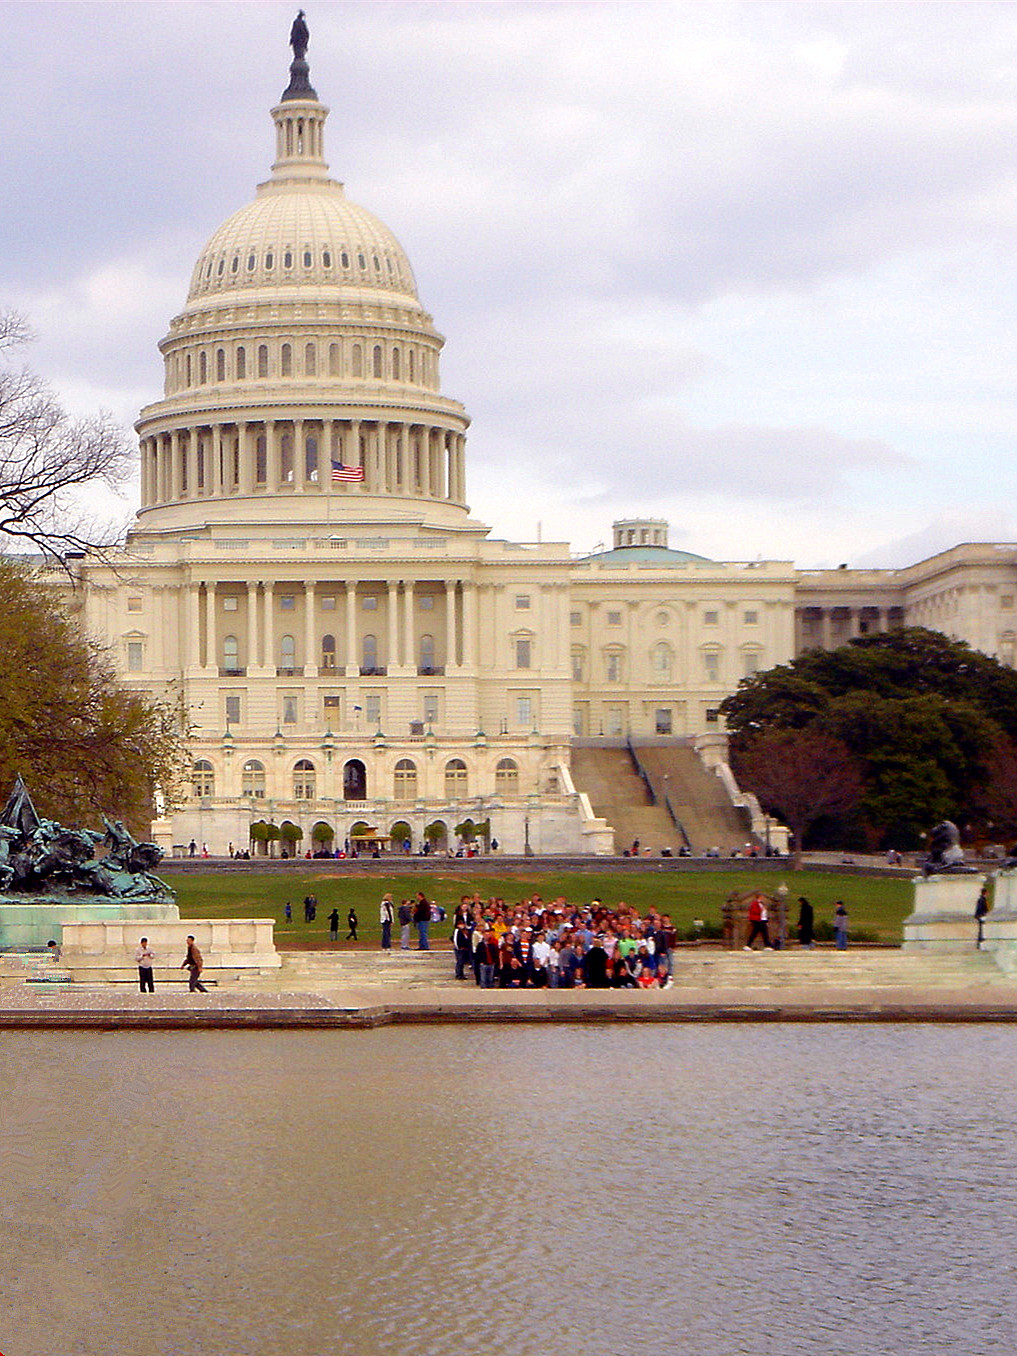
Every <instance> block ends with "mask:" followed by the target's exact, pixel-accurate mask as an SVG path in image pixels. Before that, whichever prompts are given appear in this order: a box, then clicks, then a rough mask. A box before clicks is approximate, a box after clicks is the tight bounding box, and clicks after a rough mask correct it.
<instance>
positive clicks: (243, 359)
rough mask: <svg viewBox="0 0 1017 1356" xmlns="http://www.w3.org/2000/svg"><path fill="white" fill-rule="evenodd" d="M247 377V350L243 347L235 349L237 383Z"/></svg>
mask: <svg viewBox="0 0 1017 1356" xmlns="http://www.w3.org/2000/svg"><path fill="white" fill-rule="evenodd" d="M246 376H247V350H246V349H245V348H243V347H241V348H238V349H237V381H243V380H244V379H245V378H246Z"/></svg>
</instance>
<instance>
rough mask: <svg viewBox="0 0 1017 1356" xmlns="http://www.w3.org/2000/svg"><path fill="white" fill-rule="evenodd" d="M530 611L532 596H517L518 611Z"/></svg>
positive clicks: (523, 594)
mask: <svg viewBox="0 0 1017 1356" xmlns="http://www.w3.org/2000/svg"><path fill="white" fill-rule="evenodd" d="M529 610H530V595H529V594H528V593H517V594H516V611H517V612H528V611H529Z"/></svg>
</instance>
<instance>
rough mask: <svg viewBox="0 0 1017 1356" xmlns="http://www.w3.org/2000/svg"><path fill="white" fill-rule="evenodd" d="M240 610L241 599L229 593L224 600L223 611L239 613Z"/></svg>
mask: <svg viewBox="0 0 1017 1356" xmlns="http://www.w3.org/2000/svg"><path fill="white" fill-rule="evenodd" d="M239 609H240V599H239V598H238V597H237V595H236V594H235V593H227V594H226V596H225V597H224V598H223V600H222V610H223V611H224V612H237V611H239Z"/></svg>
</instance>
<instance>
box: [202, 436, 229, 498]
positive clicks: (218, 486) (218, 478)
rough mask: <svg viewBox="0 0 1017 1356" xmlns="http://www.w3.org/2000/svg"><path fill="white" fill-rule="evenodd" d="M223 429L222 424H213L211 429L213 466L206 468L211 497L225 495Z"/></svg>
mask: <svg viewBox="0 0 1017 1356" xmlns="http://www.w3.org/2000/svg"><path fill="white" fill-rule="evenodd" d="M222 429H223V426H222V424H213V425H212V427H211V429H210V433H211V439H212V451H211V453H210V460H211V466H207V467H206V468H205V479H206V480H207V482H208V492H209V494H211V495H221V494H222V493H223V480H224V477H223V473H222V471H223V466H222Z"/></svg>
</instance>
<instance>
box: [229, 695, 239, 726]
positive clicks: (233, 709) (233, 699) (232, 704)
mask: <svg viewBox="0 0 1017 1356" xmlns="http://www.w3.org/2000/svg"><path fill="white" fill-rule="evenodd" d="M226 724H227V725H239V724H240V693H239V692H230V693H227V695H226Z"/></svg>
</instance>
